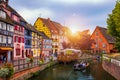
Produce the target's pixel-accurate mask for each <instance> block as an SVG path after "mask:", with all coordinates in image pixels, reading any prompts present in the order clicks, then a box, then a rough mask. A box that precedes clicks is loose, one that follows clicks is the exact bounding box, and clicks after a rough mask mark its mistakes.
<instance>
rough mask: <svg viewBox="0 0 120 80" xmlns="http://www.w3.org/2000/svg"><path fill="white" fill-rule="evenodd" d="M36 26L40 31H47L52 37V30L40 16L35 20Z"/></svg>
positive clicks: (47, 34) (46, 33)
mask: <svg viewBox="0 0 120 80" xmlns="http://www.w3.org/2000/svg"><path fill="white" fill-rule="evenodd" d="M34 26H35V28H36V29H37V30H38V31H40V32H43V33H45V35H46V36H48V37H49V38H51V32H50V30H49V28H48V27H47V26H46V25H45V24H44V23H43V22H42V20H41V19H40V18H38V19H37V20H36V21H35V23H34Z"/></svg>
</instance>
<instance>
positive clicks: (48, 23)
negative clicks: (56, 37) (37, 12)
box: [40, 18, 58, 34]
mask: <svg viewBox="0 0 120 80" xmlns="http://www.w3.org/2000/svg"><path fill="white" fill-rule="evenodd" d="M40 19H41V20H42V21H43V23H44V24H45V25H46V26H47V27H48V28H49V29H50V31H51V33H52V34H58V30H57V28H56V27H55V26H54V25H53V24H52V23H51V21H50V19H44V18H40Z"/></svg>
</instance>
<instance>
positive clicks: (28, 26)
mask: <svg viewBox="0 0 120 80" xmlns="http://www.w3.org/2000/svg"><path fill="white" fill-rule="evenodd" d="M26 26H27V29H29V30H31V31H33V32H36V33H37V30H36V29H35V27H34V26H32V25H31V24H26Z"/></svg>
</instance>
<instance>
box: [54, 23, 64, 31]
mask: <svg viewBox="0 0 120 80" xmlns="http://www.w3.org/2000/svg"><path fill="white" fill-rule="evenodd" d="M52 23H54V25H55V27H56V28H57V29H59V30H63V28H64V27H63V26H62V25H61V24H60V23H58V22H54V21H52Z"/></svg>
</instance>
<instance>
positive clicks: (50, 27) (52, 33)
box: [34, 18, 60, 54]
mask: <svg viewBox="0 0 120 80" xmlns="http://www.w3.org/2000/svg"><path fill="white" fill-rule="evenodd" d="M34 26H35V28H36V29H37V30H38V31H42V32H44V33H45V35H47V36H48V37H49V38H51V39H52V53H53V54H54V53H55V54H57V53H58V51H59V48H60V47H59V45H60V40H59V30H58V29H57V28H56V27H55V26H56V25H55V24H54V23H53V22H52V21H51V20H50V19H49V18H48V19H44V18H38V19H37V20H36V22H35V24H34Z"/></svg>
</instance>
